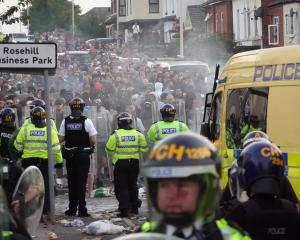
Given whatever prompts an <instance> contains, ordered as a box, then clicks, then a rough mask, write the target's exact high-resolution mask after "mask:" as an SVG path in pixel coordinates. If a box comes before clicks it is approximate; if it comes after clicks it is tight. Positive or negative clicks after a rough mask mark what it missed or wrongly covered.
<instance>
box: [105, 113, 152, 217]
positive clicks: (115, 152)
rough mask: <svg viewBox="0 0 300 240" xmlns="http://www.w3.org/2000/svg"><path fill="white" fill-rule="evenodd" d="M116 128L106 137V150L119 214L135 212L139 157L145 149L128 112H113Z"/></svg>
mask: <svg viewBox="0 0 300 240" xmlns="http://www.w3.org/2000/svg"><path fill="white" fill-rule="evenodd" d="M117 121H118V129H117V130H115V131H114V132H113V133H112V134H111V136H110V137H109V139H108V141H107V143H106V151H107V153H108V154H110V155H112V158H113V160H112V161H113V165H114V166H115V168H114V188H115V195H116V198H117V200H118V201H119V211H120V214H119V215H118V216H119V217H130V216H132V215H133V214H138V208H139V207H140V206H141V201H140V200H139V198H138V187H137V178H138V174H139V159H140V157H141V155H142V154H143V153H145V152H147V151H148V146H147V142H146V138H145V136H144V135H143V134H142V133H140V132H139V131H137V130H136V129H133V127H132V122H133V120H132V116H131V115H130V114H129V113H127V112H123V113H120V114H119V115H118V116H117Z"/></svg>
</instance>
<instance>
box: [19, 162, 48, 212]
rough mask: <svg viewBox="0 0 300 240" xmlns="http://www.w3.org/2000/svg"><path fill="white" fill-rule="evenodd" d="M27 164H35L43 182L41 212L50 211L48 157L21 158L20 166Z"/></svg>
mask: <svg viewBox="0 0 300 240" xmlns="http://www.w3.org/2000/svg"><path fill="white" fill-rule="evenodd" d="M29 166H36V167H37V168H38V169H40V171H41V173H42V175H43V178H44V183H45V202H44V209H43V213H48V212H49V211H50V193H49V173H48V159H41V158H26V159H23V160H22V167H23V168H24V169H25V168H27V167H29Z"/></svg>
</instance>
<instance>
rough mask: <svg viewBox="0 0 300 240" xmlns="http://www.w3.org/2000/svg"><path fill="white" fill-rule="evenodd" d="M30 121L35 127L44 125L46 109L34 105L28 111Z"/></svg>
mask: <svg viewBox="0 0 300 240" xmlns="http://www.w3.org/2000/svg"><path fill="white" fill-rule="evenodd" d="M30 118H31V122H32V123H33V124H34V126H35V127H37V128H43V127H46V111H45V109H44V108H42V107H35V108H34V109H32V110H31V112H30Z"/></svg>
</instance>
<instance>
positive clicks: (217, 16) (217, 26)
mask: <svg viewBox="0 0 300 240" xmlns="http://www.w3.org/2000/svg"><path fill="white" fill-rule="evenodd" d="M218 28H219V14H218V13H216V33H217V32H219V31H218Z"/></svg>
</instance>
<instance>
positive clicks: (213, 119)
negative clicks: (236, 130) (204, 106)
mask: <svg viewBox="0 0 300 240" xmlns="http://www.w3.org/2000/svg"><path fill="white" fill-rule="evenodd" d="M221 104H222V92H218V93H217V94H216V95H215V97H214V99H213V102H212V107H211V109H212V110H211V115H210V119H209V123H210V135H211V140H212V141H213V142H214V141H216V140H218V139H219V138H220V127H221V114H222V111H221V106H222V105H221Z"/></svg>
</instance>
